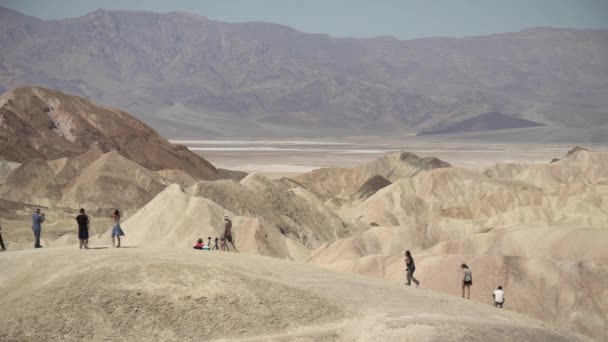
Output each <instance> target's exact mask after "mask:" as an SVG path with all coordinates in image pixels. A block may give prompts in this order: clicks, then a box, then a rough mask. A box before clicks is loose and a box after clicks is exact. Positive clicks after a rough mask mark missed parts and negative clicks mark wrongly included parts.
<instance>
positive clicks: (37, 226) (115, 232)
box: [0, 208, 125, 249]
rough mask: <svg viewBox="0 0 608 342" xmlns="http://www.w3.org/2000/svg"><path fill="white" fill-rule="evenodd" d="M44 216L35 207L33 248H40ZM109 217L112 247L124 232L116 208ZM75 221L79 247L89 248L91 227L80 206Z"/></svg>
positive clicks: (116, 245) (117, 245)
mask: <svg viewBox="0 0 608 342" xmlns="http://www.w3.org/2000/svg"><path fill="white" fill-rule="evenodd" d="M45 218H46V216H45V214H44V213H42V212H40V209H36V211H35V212H34V214H33V215H32V231H33V232H34V248H42V245H40V235H41V233H42V223H43V222H44V220H45ZM110 218H111V219H112V247H120V237H121V236H125V233H124V232H123V230H122V228H121V227H120V211H119V210H118V209H116V210H114V211H113V212H112V214H111V215H110ZM76 223H77V225H78V241H79V248H80V249H89V229H90V228H91V221H90V219H89V216H88V215H87V214H86V213H85V210H84V209H83V208H80V210H79V215H78V216H76ZM0 239H1V237H0ZM0 241H1V240H0ZM116 242H118V243H116ZM3 246H4V244H3Z"/></svg>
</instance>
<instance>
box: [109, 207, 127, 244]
mask: <svg viewBox="0 0 608 342" xmlns="http://www.w3.org/2000/svg"><path fill="white" fill-rule="evenodd" d="M110 217H111V218H112V220H113V222H114V224H113V227H112V247H114V246H116V248H120V237H121V236H125V233H124V232H123V231H122V228H120V212H119V211H118V209H116V210H114V212H113V213H112V215H110ZM114 239H116V240H117V241H118V244H117V245H115V244H114Z"/></svg>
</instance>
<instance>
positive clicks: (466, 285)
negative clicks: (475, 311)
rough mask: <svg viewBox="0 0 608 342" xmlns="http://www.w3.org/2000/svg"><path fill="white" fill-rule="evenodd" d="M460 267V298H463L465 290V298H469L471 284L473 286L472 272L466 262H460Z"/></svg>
mask: <svg viewBox="0 0 608 342" xmlns="http://www.w3.org/2000/svg"><path fill="white" fill-rule="evenodd" d="M460 268H462V272H463V273H462V275H463V277H462V298H464V295H465V291H466V295H467V299H471V286H473V273H472V272H471V270H470V269H469V266H467V264H462V265H461V266H460Z"/></svg>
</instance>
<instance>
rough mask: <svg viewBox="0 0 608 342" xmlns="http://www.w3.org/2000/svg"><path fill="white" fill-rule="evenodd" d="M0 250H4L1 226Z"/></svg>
mask: <svg viewBox="0 0 608 342" xmlns="http://www.w3.org/2000/svg"><path fill="white" fill-rule="evenodd" d="M0 248H2V250H3V251H5V250H6V247H4V240H2V226H1V225H0Z"/></svg>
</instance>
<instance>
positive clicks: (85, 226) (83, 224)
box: [76, 208, 90, 249]
mask: <svg viewBox="0 0 608 342" xmlns="http://www.w3.org/2000/svg"><path fill="white" fill-rule="evenodd" d="M76 222H77V223H78V240H79V241H80V249H83V248H84V249H89V228H90V223H89V217H88V216H87V215H86V214H85V213H84V209H83V208H80V215H78V216H76Z"/></svg>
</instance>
